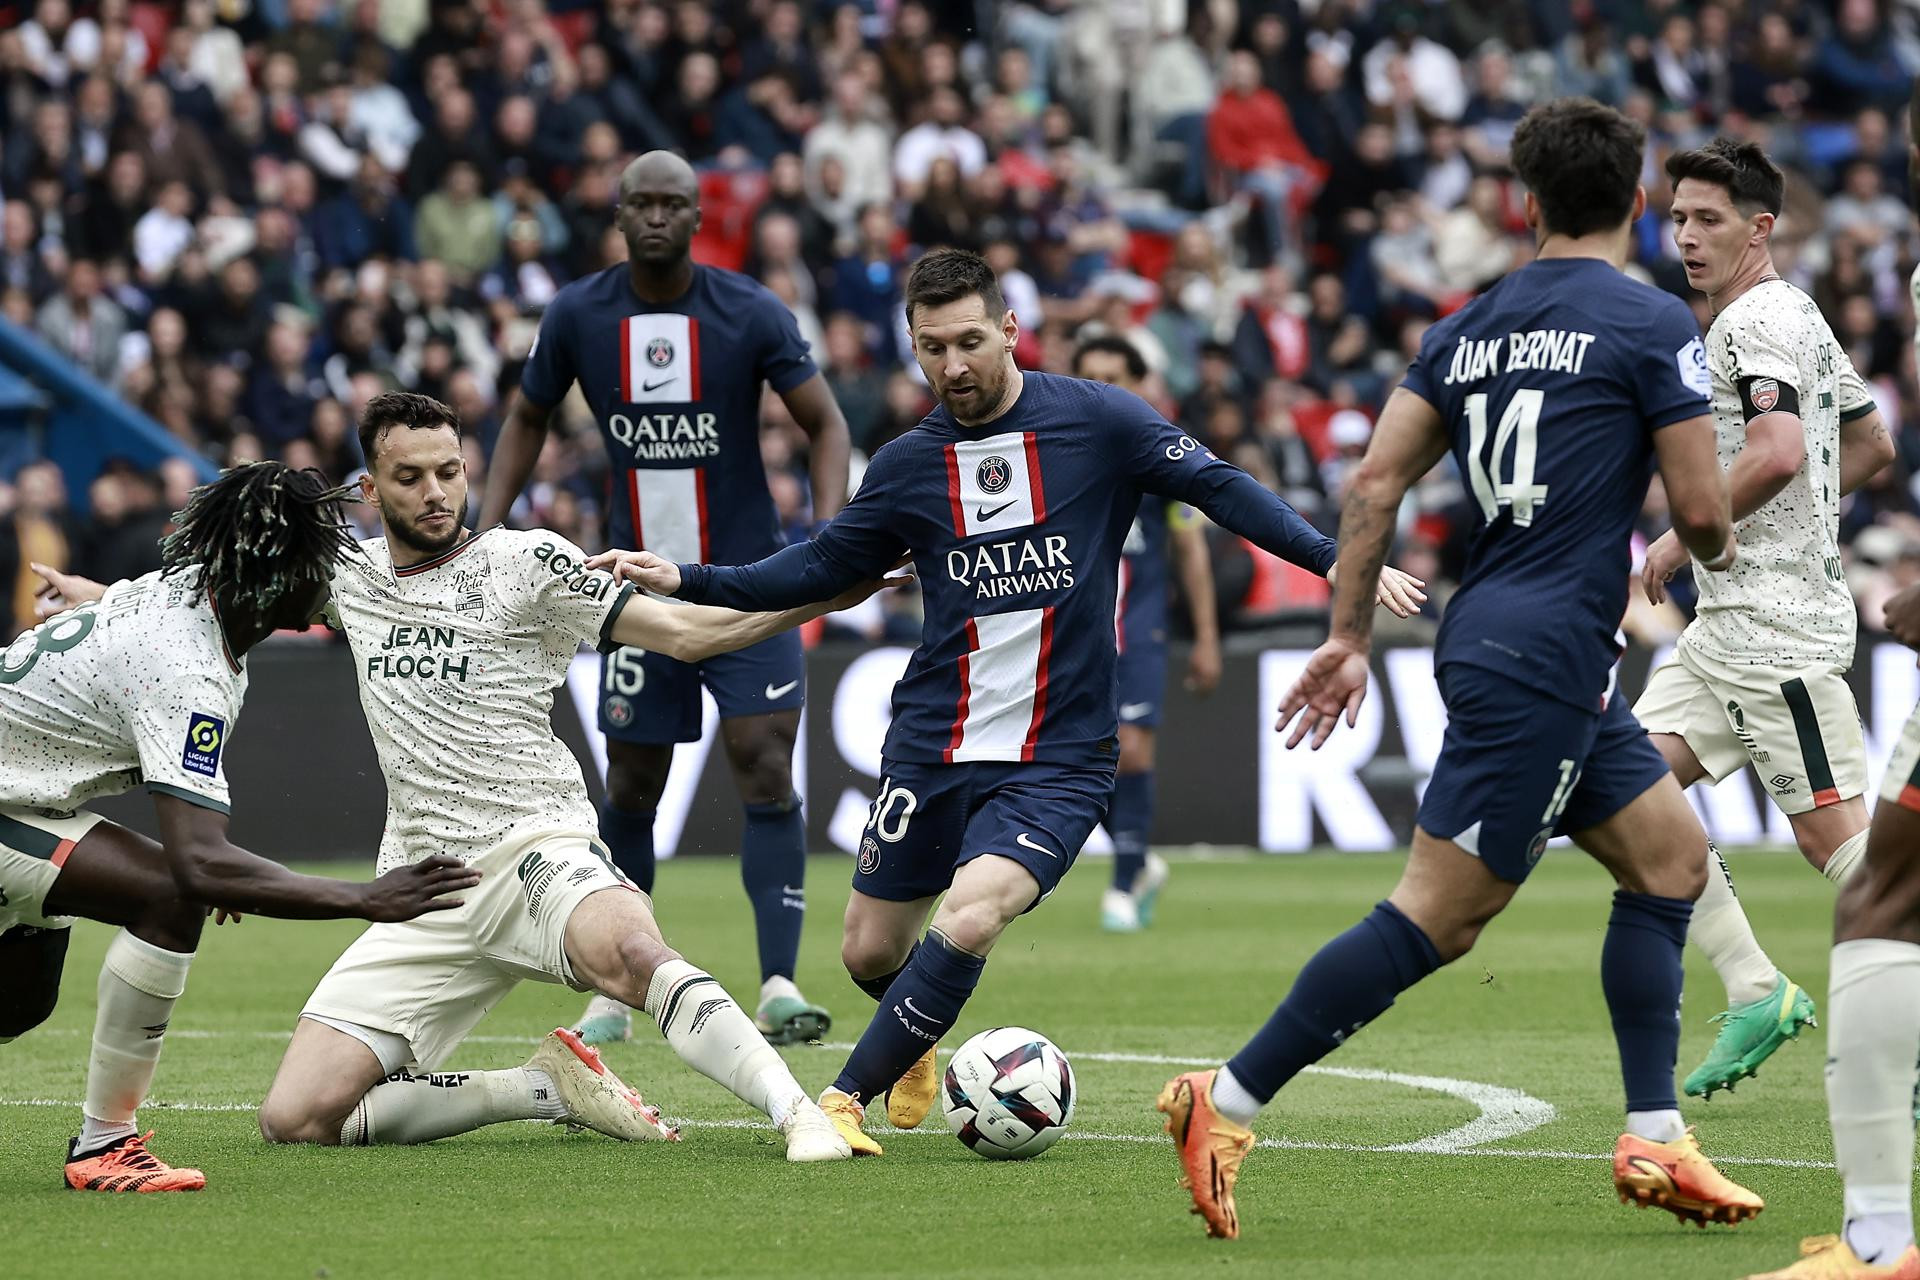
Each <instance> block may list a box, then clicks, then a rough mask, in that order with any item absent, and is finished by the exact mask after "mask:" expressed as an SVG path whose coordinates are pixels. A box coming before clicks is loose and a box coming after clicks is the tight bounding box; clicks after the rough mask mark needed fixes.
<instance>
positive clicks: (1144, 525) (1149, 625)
mask: <svg viewBox="0 0 1920 1280" xmlns="http://www.w3.org/2000/svg"><path fill="white" fill-rule="evenodd" d="M1171 505H1172V504H1170V503H1168V502H1166V501H1165V500H1163V499H1160V498H1148V499H1146V500H1145V501H1143V502H1141V504H1140V514H1139V515H1137V516H1135V517H1134V521H1133V526H1132V527H1131V528H1129V529H1128V530H1127V540H1126V542H1125V543H1123V544H1122V545H1121V548H1120V602H1119V616H1118V625H1119V641H1120V649H1121V651H1122V652H1125V651H1126V650H1128V649H1140V648H1150V647H1152V646H1155V645H1163V644H1165V643H1166V642H1167V592H1168V588H1169V585H1170V583H1171V581H1172V578H1171V575H1170V574H1169V573H1168V566H1167V512H1168V510H1169V508H1170V506H1171Z"/></svg>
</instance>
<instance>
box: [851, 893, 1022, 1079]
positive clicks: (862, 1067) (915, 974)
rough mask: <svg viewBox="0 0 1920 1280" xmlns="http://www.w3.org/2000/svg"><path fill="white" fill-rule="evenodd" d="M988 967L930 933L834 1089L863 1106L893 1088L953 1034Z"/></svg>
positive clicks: (882, 1003) (890, 991)
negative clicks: (926, 1055)
mask: <svg viewBox="0 0 1920 1280" xmlns="http://www.w3.org/2000/svg"><path fill="white" fill-rule="evenodd" d="M986 963H987V962H986V959H985V958H984V957H982V956H976V955H970V954H968V953H967V952H965V951H962V950H960V948H958V947H956V946H954V945H953V944H952V943H951V942H948V941H947V940H946V939H945V938H943V937H941V936H940V935H939V934H938V933H935V932H934V931H933V930H931V929H929V930H928V931H927V936H926V937H925V938H924V939H923V940H922V941H921V943H920V945H919V946H918V947H916V948H914V952H913V958H912V959H911V960H909V961H907V967H906V968H904V969H902V970H901V971H900V976H899V977H898V978H895V979H894V981H893V985H892V986H891V987H889V988H887V994H886V996H885V997H884V998H882V999H881V1001H880V1008H879V1009H878V1010H876V1011H875V1013H874V1015H873V1021H872V1022H870V1023H868V1024H867V1029H866V1031H865V1032H864V1033H862V1034H861V1036H860V1043H859V1044H856V1045H854V1046H853V1052H852V1053H850V1054H848V1055H847V1065H846V1066H844V1067H842V1068H841V1069H840V1076H839V1078H838V1079H837V1080H835V1081H834V1082H833V1087H834V1088H836V1089H840V1090H843V1091H844V1092H847V1093H850V1094H853V1095H854V1096H855V1097H857V1098H859V1099H860V1100H861V1101H863V1102H866V1101H870V1100H872V1099H874V1098H877V1097H879V1096H880V1095H881V1094H883V1093H885V1092H886V1091H887V1090H889V1089H891V1088H893V1085H894V1082H895V1081H896V1080H898V1079H899V1078H900V1077H901V1076H903V1075H905V1074H906V1070H907V1068H908V1067H910V1066H912V1065H913V1064H914V1063H915V1062H918V1061H919V1060H920V1059H921V1058H922V1057H923V1056H925V1054H926V1052H927V1050H928V1049H929V1048H930V1047H932V1045H933V1044H934V1042H935V1041H937V1040H939V1039H940V1037H941V1036H944V1035H946V1034H947V1032H949V1031H951V1030H953V1024H954V1023H955V1022H957V1021H958V1020H959V1018H960V1010H961V1009H962V1008H964V1007H965V1006H966V1003H967V997H968V996H970V995H972V994H973V988H974V986H975V984H976V983H978V982H979V981H980V971H981V970H982V969H983V968H985V967H986Z"/></svg>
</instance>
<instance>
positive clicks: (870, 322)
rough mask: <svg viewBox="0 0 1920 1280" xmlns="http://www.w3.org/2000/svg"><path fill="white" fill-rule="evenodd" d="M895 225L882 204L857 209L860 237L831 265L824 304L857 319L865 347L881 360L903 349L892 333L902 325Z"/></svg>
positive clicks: (897, 358)
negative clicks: (826, 299) (852, 249)
mask: <svg viewBox="0 0 1920 1280" xmlns="http://www.w3.org/2000/svg"><path fill="white" fill-rule="evenodd" d="M897 238H898V229H897V228H896V227H895V225H894V221H893V214H892V213H891V212H890V211H889V210H888V208H887V206H886V205H885V204H870V205H868V206H867V207H866V208H865V209H862V210H861V211H860V239H859V243H858V244H857V245H856V246H855V247H854V251H853V252H852V253H850V254H848V255H847V256H846V257H844V258H842V259H840V260H839V261H838V262H836V263H834V265H833V288H832V290H831V292H830V293H829V295H828V306H829V307H830V309H832V310H834V311H844V312H846V313H847V314H849V315H852V316H854V317H856V318H858V319H859V321H860V322H861V324H862V325H863V326H864V327H865V330H866V344H867V350H868V352H869V353H870V354H871V355H872V357H873V358H874V359H875V360H878V361H882V362H884V363H886V364H893V363H895V362H901V361H903V360H904V359H906V358H907V352H906V350H905V348H904V347H903V346H902V345H901V343H900V341H899V338H898V337H897V336H896V335H898V334H899V333H901V332H902V331H903V329H904V326H905V319H904V318H903V316H902V315H901V312H900V299H901V289H902V287H903V286H904V284H905V281H906V264H905V262H904V261H903V260H902V258H901V255H900V251H899V249H898V247H897V245H896V240H897Z"/></svg>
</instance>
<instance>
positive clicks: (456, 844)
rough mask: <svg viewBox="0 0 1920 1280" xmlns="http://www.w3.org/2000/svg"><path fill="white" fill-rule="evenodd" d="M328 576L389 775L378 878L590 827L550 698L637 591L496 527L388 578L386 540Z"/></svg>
mask: <svg viewBox="0 0 1920 1280" xmlns="http://www.w3.org/2000/svg"><path fill="white" fill-rule="evenodd" d="M360 546H361V549H362V550H363V551H364V552H365V553H366V554H365V556H364V558H361V557H356V558H354V559H352V560H349V561H348V562H346V563H345V564H343V565H341V566H340V567H339V568H338V569H336V570H335V571H334V576H333V603H332V605H331V607H330V612H331V614H332V617H333V619H334V620H335V621H336V622H337V624H338V625H340V626H341V627H342V628H343V629H344V630H345V632H346V634H347V640H348V643H349V644H350V645H351V646H352V648H353V661H354V667H355V670H356V672H357V673H358V676H359V682H360V705H361V707H362V708H364V710H365V711H366V715H367V724H368V726H369V727H370V728H371V729H372V730H373V742H374V747H375V749H376V750H377V752H378V753H379V757H380V771H381V772H382V773H383V774H385V775H386V780H387V829H386V834H385V835H384V837H383V838H382V839H381V842H380V864H379V865H380V870H381V871H383V872H385V871H389V870H391V869H392V868H394V867H399V866H405V865H406V864H408V863H412V862H417V861H419V860H420V859H421V858H424V857H427V856H429V855H431V854H436V853H445V854H451V855H453V856H455V857H460V858H465V859H468V860H471V859H474V858H477V857H479V856H480V855H481V854H483V853H485V852H486V851H487V850H489V849H492V848H494V847H496V846H498V845H500V844H502V843H504V842H505V841H506V840H508V839H509V838H510V836H511V833H513V832H515V831H517V830H532V829H534V828H549V829H551V828H563V827H564V828H572V829H576V830H579V831H584V832H592V831H594V830H595V829H596V828H597V826H598V818H597V816H596V815H595V813H594V810H593V806H592V804H590V803H589V802H588V800H587V787H586V781H585V779H584V777H583V776H582V774H581V772H580V762H579V761H578V760H577V759H575V758H574V755H573V752H571V751H570V750H568V749H567V747H566V745H565V744H564V743H562V742H561V741H560V740H559V739H558V738H557V737H555V736H554V733H553V725H552V721H551V720H550V719H549V716H550V714H551V712H552V709H553V691H554V689H555V688H556V687H557V686H558V685H559V684H560V683H561V681H563V680H564V679H565V678H566V674H567V665H568V663H569V662H571V661H572V659H573V655H574V653H575V652H576V651H577V650H578V649H579V647H580V643H581V641H583V640H586V641H593V642H595V643H604V641H605V638H606V632H608V631H609V630H610V629H611V627H612V621H613V618H614V617H615V615H616V614H617V613H618V612H619V608H620V605H621V604H622V603H623V602H624V600H625V599H626V597H627V596H628V595H630V594H631V593H632V588H631V587H626V586H621V585H618V584H616V583H615V582H614V580H613V578H612V577H611V576H609V575H607V574H605V573H597V572H589V571H587V570H586V569H583V568H582V567H581V566H582V563H583V562H584V561H585V559H586V556H585V554H584V553H583V552H582V551H581V550H580V548H578V547H576V546H574V545H573V544H572V543H570V542H568V541H567V540H566V539H565V538H562V537H560V536H559V535H557V534H553V533H549V532H547V531H545V530H543V529H530V530H515V529H502V528H495V529H489V530H487V531H486V532H485V533H481V534H476V535H474V536H473V537H470V538H468V539H467V540H466V541H465V542H462V543H460V544H459V545H458V546H456V547H454V548H453V549H452V550H451V551H448V552H445V553H443V554H442V555H440V556H437V557H435V558H434V559H431V560H427V561H423V562H421V563H419V564H415V565H409V566H407V567H406V568H402V569H396V568H395V567H394V564H393V558H392V556H391V555H390V554H389V551H388V548H387V540H386V539H385V538H373V539H370V540H368V541H366V542H363V543H361V544H360Z"/></svg>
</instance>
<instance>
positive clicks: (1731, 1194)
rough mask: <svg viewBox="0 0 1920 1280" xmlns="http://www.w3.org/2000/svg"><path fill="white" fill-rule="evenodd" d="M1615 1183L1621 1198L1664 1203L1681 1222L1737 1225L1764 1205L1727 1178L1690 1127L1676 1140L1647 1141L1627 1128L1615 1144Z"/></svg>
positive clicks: (1657, 1204)
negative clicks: (1708, 1155)
mask: <svg viewBox="0 0 1920 1280" xmlns="http://www.w3.org/2000/svg"><path fill="white" fill-rule="evenodd" d="M1613 1187H1614V1190H1616V1191H1618V1192H1619V1193H1620V1202H1621V1203H1622V1204H1638V1205H1639V1206H1641V1207H1642V1208H1647V1207H1651V1208H1656V1209H1665V1210H1666V1211H1667V1212H1668V1213H1670V1214H1672V1215H1673V1216H1674V1217H1676V1218H1678V1219H1680V1220H1681V1221H1682V1222H1694V1223H1698V1224H1699V1225H1700V1227H1701V1229H1702V1230H1705V1229H1706V1225H1707V1224H1708V1223H1709V1222H1724V1223H1726V1224H1727V1225H1728V1226H1730V1227H1731V1226H1736V1225H1738V1224H1739V1223H1742V1222H1745V1221H1746V1220H1747V1219H1748V1218H1751V1217H1753V1216H1754V1215H1756V1214H1758V1213H1759V1212H1760V1211H1761V1210H1762V1209H1764V1208H1766V1207H1767V1205H1766V1201H1764V1200H1762V1199H1761V1198H1760V1197H1759V1196H1757V1195H1755V1194H1753V1192H1751V1191H1749V1190H1747V1189H1746V1188H1745V1187H1743V1186H1740V1185H1739V1184H1738V1183H1736V1182H1733V1181H1731V1180H1730V1179H1728V1178H1727V1177H1726V1176H1725V1175H1724V1174H1722V1173H1721V1172H1720V1171H1719V1170H1718V1169H1716V1168H1714V1167H1713V1162H1712V1161H1711V1160H1708V1159H1707V1158H1706V1156H1705V1155H1703V1154H1701V1151H1700V1143H1699V1141H1698V1140H1697V1139H1695V1137H1694V1136H1693V1129H1692V1127H1691V1126H1689V1127H1688V1129H1687V1132H1686V1136H1685V1137H1683V1138H1681V1139H1680V1140H1679V1141H1677V1142H1650V1141H1648V1140H1647V1139H1645V1138H1639V1137H1635V1136H1634V1135H1633V1134H1631V1133H1623V1134H1621V1135H1620V1141H1619V1142H1618V1143H1616V1144H1615V1145H1614V1148H1613Z"/></svg>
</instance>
